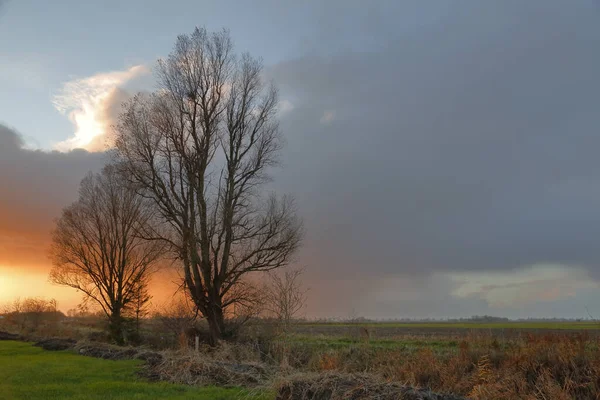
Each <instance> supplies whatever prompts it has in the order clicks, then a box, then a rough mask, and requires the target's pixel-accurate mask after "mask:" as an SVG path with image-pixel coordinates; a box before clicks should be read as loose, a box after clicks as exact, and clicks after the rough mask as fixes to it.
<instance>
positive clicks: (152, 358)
mask: <svg viewBox="0 0 600 400" xmlns="http://www.w3.org/2000/svg"><path fill="white" fill-rule="evenodd" d="M135 358H136V359H138V360H143V361H146V363H147V364H149V365H158V364H160V363H161V362H162V360H163V356H162V354H160V353H157V352H155V351H141V352H139V353H137V354H136V355H135Z"/></svg>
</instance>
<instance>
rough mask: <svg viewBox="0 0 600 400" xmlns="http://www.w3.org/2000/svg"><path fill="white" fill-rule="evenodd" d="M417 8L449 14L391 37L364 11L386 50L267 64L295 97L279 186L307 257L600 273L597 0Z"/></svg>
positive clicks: (320, 261)
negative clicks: (301, 222) (295, 206)
mask: <svg viewBox="0 0 600 400" xmlns="http://www.w3.org/2000/svg"><path fill="white" fill-rule="evenodd" d="M378 4H379V5H380V7H383V6H382V5H381V4H382V3H378ZM407 4H408V5H407V6H406V8H407V9H411V10H413V8H414V7H420V13H421V14H427V11H428V10H431V13H434V14H436V18H437V19H436V23H435V24H426V25H424V26H418V27H414V28H413V29H412V30H410V31H404V30H402V29H401V28H400V27H399V28H398V29H397V30H396V31H395V33H394V34H393V35H390V34H389V26H388V25H387V24H383V25H384V26H385V29H380V30H378V26H376V25H373V24H372V23H370V22H369V21H368V20H366V19H365V21H364V23H365V24H366V25H367V27H366V28H364V29H363V30H360V29H357V31H356V32H354V35H355V36H356V37H357V38H360V37H362V36H369V38H370V39H375V42H376V43H378V46H375V47H373V46H363V47H360V45H357V47H359V48H354V49H352V51H348V50H347V49H344V50H342V51H338V52H336V51H335V49H331V51H330V52H329V53H330V54H331V55H329V56H327V55H324V53H319V52H316V53H315V52H311V53H309V54H307V55H306V56H303V57H299V58H297V59H294V60H290V61H288V62H285V63H281V64H279V65H276V66H274V67H273V68H271V70H270V71H269V75H270V77H272V78H274V79H275V81H276V82H277V83H278V84H279V86H280V88H281V92H282V97H284V98H286V99H289V100H290V101H291V102H292V104H293V105H294V108H293V109H292V110H291V111H289V112H288V113H286V115H285V117H284V119H283V122H282V126H283V128H284V131H285V133H286V136H287V139H288V147H287V148H286V150H285V153H286V158H285V162H284V165H285V167H286V168H285V169H283V170H282V171H281V172H279V173H278V175H277V181H276V182H277V185H278V186H280V187H282V188H284V189H286V190H289V191H292V192H294V193H295V194H296V196H297V197H298V200H299V202H300V208H301V210H302V212H303V214H304V215H305V217H306V219H307V221H306V222H307V229H308V232H309V237H308V238H307V245H306V247H305V249H304V251H303V260H304V261H305V262H306V263H307V264H309V265H312V266H313V268H315V269H317V270H320V272H319V274H320V275H319V276H326V277H330V278H333V277H335V276H339V274H340V273H345V274H354V273H361V274H365V273H366V274H387V275H394V274H401V273H412V274H425V275H427V274H431V273H433V272H435V271H458V270H502V269H504V270H507V269H514V268H519V267H522V266H525V265H530V264H533V263H539V262H552V263H564V264H567V265H581V266H585V267H587V268H588V269H589V270H590V271H591V273H592V274H594V276H600V269H599V268H598V267H597V265H598V263H599V262H600V252H598V250H597V249H598V243H597V241H598V239H597V238H599V237H600V212H599V211H598V210H599V206H598V205H599V204H600V161H598V160H599V158H598V157H597V152H598V148H600V134H598V127H599V126H600V114H599V113H598V109H599V107H600V97H599V95H598V94H599V93H600V79H598V71H600V52H598V43H600V23H599V22H600V7H599V6H598V4H596V3H592V2H585V1H576V2H569V3H568V4H567V3H565V2H562V1H531V2H520V1H506V2H495V3H488V2H475V1H465V2H459V3H458V4H457V5H456V7H453V8H445V7H444V10H443V12H440V10H437V11H436V10H433V9H434V8H436V7H437V5H432V4H431V3H423V2H420V3H419V4H420V6H416V5H415V4H414V3H407ZM385 9H386V7H383V8H382V9H381V10H383V11H384V12H380V14H382V15H390V14H391V17H389V16H388V18H393V13H391V12H390V13H386V12H385ZM381 10H380V11H381ZM413 11H414V10H413ZM334 26H335V25H334ZM363 26H364V24H363ZM324 32H326V33H327V35H328V37H327V40H328V41H332V40H335V38H332V37H331V35H335V33H334V29H333V28H332V29H327V30H324ZM340 40H341V39H340ZM371 41H372V40H371ZM364 42H365V43H366V42H367V41H364ZM314 43H318V40H315V41H314ZM356 43H361V41H360V40H359V39H357V40H356ZM317 46H318V45H317ZM327 111H331V112H334V114H335V117H334V118H333V120H332V121H331V122H330V123H328V124H322V123H321V122H320V119H321V118H322V116H323V115H324V113H325V112H327ZM315 273H316V272H315Z"/></svg>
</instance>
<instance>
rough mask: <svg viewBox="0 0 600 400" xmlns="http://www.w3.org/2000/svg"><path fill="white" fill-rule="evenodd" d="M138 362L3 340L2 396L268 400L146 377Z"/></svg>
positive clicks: (236, 391)
mask: <svg viewBox="0 0 600 400" xmlns="http://www.w3.org/2000/svg"><path fill="white" fill-rule="evenodd" d="M139 367H140V362H139V361H137V360H126V361H111V360H102V359H97V358H90V357H84V356H80V355H77V354H73V353H68V352H62V351H60V352H50V351H45V350H42V349H40V348H37V347H33V346H32V345H31V344H28V343H22V342H11V341H0V399H1V400H19V399H24V400H25V399H27V400H38V399H39V400H53V399H73V400H75V399H77V400H100V399H103V400H104V399H108V400H126V399H174V400H176V399H182V400H183V399H197V400H225V399H237V398H244V399H254V400H258V399H266V398H268V397H264V396H252V395H250V393H249V392H248V391H245V390H242V389H235V388H231V389H225V388H216V387H202V388H197V387H189V386H181V385H172V384H168V383H150V382H146V381H144V380H142V379H140V378H139V377H138V376H137V375H136V370H137V369H138V368H139Z"/></svg>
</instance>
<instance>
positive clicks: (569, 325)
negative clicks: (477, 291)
mask: <svg viewBox="0 0 600 400" xmlns="http://www.w3.org/2000/svg"><path fill="white" fill-rule="evenodd" d="M300 326H306V327H311V326H313V327H316V326H331V327H352V326H367V327H374V328H409V329H419V328H435V329H439V328H444V329H574V330H577V329H600V323H599V322H589V321H588V322H570V321H568V322H545V321H544V322H493V323H479V322H460V323H455V322H414V323H413V322H366V323H356V324H351V323H342V322H339V323H338V322H323V323H304V324H301V325H300Z"/></svg>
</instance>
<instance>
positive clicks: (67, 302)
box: [0, 266, 81, 311]
mask: <svg viewBox="0 0 600 400" xmlns="http://www.w3.org/2000/svg"><path fill="white" fill-rule="evenodd" d="M26 297H43V298H46V299H56V301H57V303H58V308H59V309H60V310H63V311H66V310H68V309H70V308H73V307H75V305H77V304H78V303H80V302H81V295H80V294H79V293H77V292H76V291H75V290H73V289H70V288H65V287H61V286H57V285H54V284H52V283H51V282H49V281H48V274H47V273H46V272H43V271H28V270H27V269H25V268H16V267H6V266H0V309H1V308H2V306H4V305H7V304H10V303H11V302H13V301H14V300H16V299H17V298H21V299H23V298H26Z"/></svg>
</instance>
